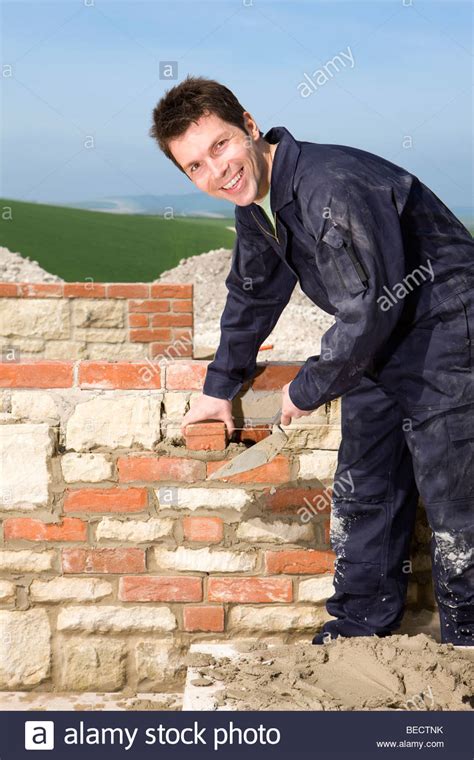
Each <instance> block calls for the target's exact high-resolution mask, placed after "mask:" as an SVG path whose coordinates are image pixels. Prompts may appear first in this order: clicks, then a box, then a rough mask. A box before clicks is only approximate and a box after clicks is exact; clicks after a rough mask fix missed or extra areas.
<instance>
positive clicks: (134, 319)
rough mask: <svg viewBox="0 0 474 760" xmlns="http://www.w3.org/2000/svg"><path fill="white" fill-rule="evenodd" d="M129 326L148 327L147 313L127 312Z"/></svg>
mask: <svg viewBox="0 0 474 760" xmlns="http://www.w3.org/2000/svg"><path fill="white" fill-rule="evenodd" d="M128 324H129V327H148V314H129V315H128Z"/></svg>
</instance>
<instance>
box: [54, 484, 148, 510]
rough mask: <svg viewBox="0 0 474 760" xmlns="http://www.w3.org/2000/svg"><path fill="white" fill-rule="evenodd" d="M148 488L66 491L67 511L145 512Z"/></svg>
mask: <svg viewBox="0 0 474 760" xmlns="http://www.w3.org/2000/svg"><path fill="white" fill-rule="evenodd" d="M147 506H148V494H147V490H146V488H77V489H75V490H69V491H66V495H65V498H64V511H65V512H143V511H144V510H145V509H146V508H147Z"/></svg>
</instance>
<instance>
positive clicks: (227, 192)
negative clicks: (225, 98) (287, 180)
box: [169, 111, 268, 206]
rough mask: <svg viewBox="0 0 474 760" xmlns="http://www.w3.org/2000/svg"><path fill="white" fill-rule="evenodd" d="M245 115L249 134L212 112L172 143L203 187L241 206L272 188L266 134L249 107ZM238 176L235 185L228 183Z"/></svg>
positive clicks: (186, 166) (216, 195) (218, 196)
mask: <svg viewBox="0 0 474 760" xmlns="http://www.w3.org/2000/svg"><path fill="white" fill-rule="evenodd" d="M244 118H245V119H246V122H247V128H248V131H249V133H248V134H246V133H244V132H243V131H242V130H240V129H239V128H238V127H235V126H234V125H233V124H228V123H227V122H225V121H222V119H220V118H219V117H218V116H216V115H215V114H210V115H208V116H201V118H200V119H199V120H198V122H197V123H196V124H191V125H190V126H189V127H188V129H187V130H186V132H185V133H184V134H183V135H181V136H180V137H179V138H176V139H175V140H171V141H170V143H169V148H170V150H171V152H172V154H173V156H174V158H175V159H176V161H177V162H178V163H179V164H180V166H181V167H182V168H183V169H184V170H185V172H186V174H187V175H188V177H189V178H190V179H191V180H192V181H193V182H194V184H195V185H196V186H197V187H198V188H199V189H200V190H202V191H203V192H204V193H207V194H208V195H212V196H213V197H214V198H225V199H226V200H228V201H232V202H233V203H235V204H236V205H237V206H248V205H249V204H250V203H253V201H254V200H255V198H260V197H262V196H263V195H264V193H265V192H266V191H267V190H268V166H267V164H266V162H265V159H264V158H263V155H262V152H261V149H260V146H261V144H262V138H261V137H260V135H259V130H258V127H257V125H256V124H255V122H254V121H253V119H252V118H251V117H250V114H248V113H247V111H245V112H244ZM236 177H237V178H238V181H237V183H236V184H235V186H234V187H227V188H226V187H224V185H228V183H229V182H230V181H231V180H234V179H235V178H236ZM239 177H240V179H239Z"/></svg>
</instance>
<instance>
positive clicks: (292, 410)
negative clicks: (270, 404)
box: [281, 383, 314, 425]
mask: <svg viewBox="0 0 474 760" xmlns="http://www.w3.org/2000/svg"><path fill="white" fill-rule="evenodd" d="M289 385H290V383H287V384H286V385H284V386H283V389H282V400H281V424H282V425H289V424H290V422H291V420H292V419H294V420H296V419H297V418H298V417H307V416H308V414H311V412H312V411H314V410H312V409H311V410H309V411H305V410H304V409H298V407H297V406H295V405H294V403H293V402H292V400H291V399H290V394H289V393H288V388H289Z"/></svg>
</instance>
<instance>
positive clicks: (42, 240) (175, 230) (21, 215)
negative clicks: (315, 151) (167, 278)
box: [0, 199, 235, 282]
mask: <svg viewBox="0 0 474 760" xmlns="http://www.w3.org/2000/svg"><path fill="white" fill-rule="evenodd" d="M0 203H1V206H2V212H3V213H2V222H1V228H0V245H1V246H5V247H6V248H8V249H9V250H10V251H14V252H18V253H20V254H21V255H22V256H29V258H30V259H32V260H35V261H37V262H38V263H39V265H40V266H41V267H43V269H46V271H48V272H51V273H52V274H56V275H58V276H59V277H62V278H63V279H64V280H66V281H67V282H82V281H90V280H92V281H95V282H149V281H151V280H155V279H156V278H157V277H159V275H160V274H161V273H162V272H164V271H165V270H166V269H171V268H172V267H174V266H176V264H177V263H178V262H179V260H180V259H183V258H187V257H188V256H192V255H194V254H197V253H203V252H204V251H209V250H211V249H213V248H220V247H224V248H232V244H233V241H234V237H235V235H234V233H233V232H232V231H231V230H227V229H226V227H227V226H233V225H234V219H233V218H231V219H204V218H199V217H186V218H183V217H178V218H176V219H173V220H169V219H163V218H162V217H158V216H143V215H138V214H136V215H132V214H130V215H129V214H106V213H102V212H97V211H83V210H79V209H72V208H65V207H63V206H49V205H42V204H39V203H23V202H20V201H10V200H6V199H1V200H0ZM6 207H10V208H11V209H12V219H11V220H6V219H5V208H6Z"/></svg>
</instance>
